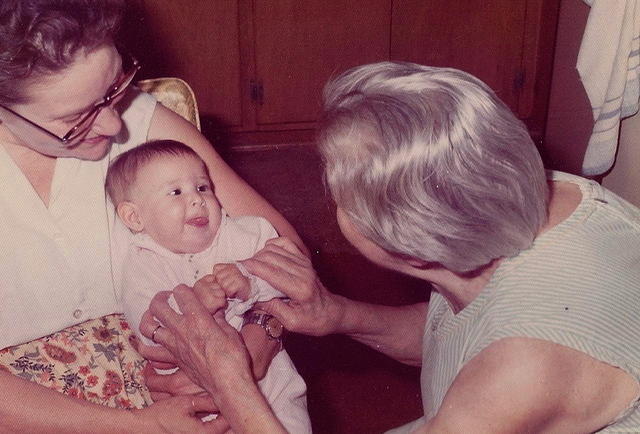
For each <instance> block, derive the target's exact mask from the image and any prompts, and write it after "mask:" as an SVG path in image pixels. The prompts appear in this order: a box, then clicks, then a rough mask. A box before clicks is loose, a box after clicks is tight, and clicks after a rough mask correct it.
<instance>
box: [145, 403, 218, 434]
mask: <svg viewBox="0 0 640 434" xmlns="http://www.w3.org/2000/svg"><path fill="white" fill-rule="evenodd" d="M210 400H211V399H210V398H208V397H199V396H179V397H175V398H171V399H167V400H164V401H160V402H156V403H154V404H152V405H150V406H149V407H147V408H143V409H136V410H133V411H134V413H135V415H136V417H137V418H138V420H140V421H141V422H142V424H143V425H144V427H145V429H144V430H139V432H154V433H226V432H227V431H228V430H229V424H228V423H227V422H226V421H225V420H224V419H223V418H218V419H217V420H213V421H211V422H202V420H201V419H200V415H199V413H202V412H208V409H209V408H210Z"/></svg>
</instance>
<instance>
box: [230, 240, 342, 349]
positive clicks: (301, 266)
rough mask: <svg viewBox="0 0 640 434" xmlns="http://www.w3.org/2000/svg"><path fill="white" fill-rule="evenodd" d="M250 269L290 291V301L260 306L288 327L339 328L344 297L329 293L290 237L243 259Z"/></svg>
mask: <svg viewBox="0 0 640 434" xmlns="http://www.w3.org/2000/svg"><path fill="white" fill-rule="evenodd" d="M242 263H243V264H244V265H245V267H247V270H248V271H249V272H250V273H251V274H253V275H255V276H257V277H260V278H262V279H263V280H266V281H267V282H269V283H270V284H271V285H272V286H273V287H274V288H276V289H278V290H280V291H281V292H283V293H284V294H286V295H287V296H288V297H289V298H290V301H289V302H288V303H286V302H283V301H282V300H279V299H273V300H271V301H268V302H265V303H258V304H256V307H258V308H259V309H261V310H264V311H266V312H268V313H270V314H271V315H274V316H275V317H276V318H278V320H280V322H281V323H282V324H283V325H284V326H285V328H286V329H287V330H290V331H294V332H298V333H304V334H307V335H313V336H323V335H327V334H331V333H335V332H337V331H338V328H339V323H340V320H341V316H342V306H341V302H340V300H341V298H340V297H338V296H336V295H335V294H332V293H331V292H329V291H328V290H327V289H326V288H325V287H324V285H322V283H321V282H320V279H318V276H317V275H316V272H315V271H314V269H313V266H312V265H311V260H310V259H309V258H308V257H306V256H305V255H304V254H302V252H300V250H299V249H298V248H297V247H296V245H295V244H294V243H293V242H292V241H290V240H289V239H287V238H282V237H281V238H274V239H272V240H269V241H267V243H266V245H265V247H264V248H263V249H262V250H260V251H259V252H258V253H257V254H255V255H254V256H253V257H252V258H250V259H247V260H244V261H242Z"/></svg>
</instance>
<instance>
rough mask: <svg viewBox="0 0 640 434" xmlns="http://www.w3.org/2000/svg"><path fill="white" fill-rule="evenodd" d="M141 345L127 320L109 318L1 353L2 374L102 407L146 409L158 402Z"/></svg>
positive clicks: (82, 324) (71, 328)
mask: <svg viewBox="0 0 640 434" xmlns="http://www.w3.org/2000/svg"><path fill="white" fill-rule="evenodd" d="M135 340H136V336H135V334H134V333H133V331H132V330H131V328H130V327H129V324H128V323H127V322H126V320H125V319H124V316H123V315H121V314H112V315H107V316H105V317H102V318H98V319H94V320H90V321H86V322H84V323H81V324H78V325H75V326H72V327H69V328H67V329H64V330H62V331H60V332H57V333H53V334H52V335H49V336H45V337H43V338H40V339H36V340H34V341H31V342H27V343H25V344H22V345H16V346H14V347H9V348H5V349H3V350H0V369H1V370H5V371H8V372H11V373H12V374H14V375H17V376H18V377H21V378H24V379H26V380H30V381H33V382H35V383H38V384H40V385H43V386H46V387H49V388H51V389H53V390H57V391H58V392H61V393H64V394H66V395H70V396H74V397H76V398H80V399H84V400H87V401H91V402H94V403H96V404H103V405H107V406H109V407H116V408H127V409H131V408H142V407H146V406H147V405H149V404H150V403H151V402H152V400H151V398H150V396H149V391H148V390H147V388H146V387H145V386H144V380H143V377H142V369H143V368H144V365H145V361H144V359H143V358H142V357H141V356H140V355H139V354H138V352H137V351H136V350H135V349H134V345H135Z"/></svg>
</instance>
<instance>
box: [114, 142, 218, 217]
mask: <svg viewBox="0 0 640 434" xmlns="http://www.w3.org/2000/svg"><path fill="white" fill-rule="evenodd" d="M167 156H169V157H183V156H191V157H195V158H197V159H198V160H200V161H202V159H201V158H200V156H199V155H198V154H197V153H196V151H194V150H193V149H191V148H190V147H188V146H187V145H185V144H184V143H182V142H178V141H177V140H152V141H149V142H146V143H143V144H142V145H140V146H137V147H135V148H133V149H130V150H128V151H127V152H125V153H123V154H121V155H119V156H118V157H117V158H116V159H115V160H113V162H112V163H111V165H110V166H109V170H108V171H107V179H106V181H105V189H106V190H107V194H108V195H109V197H110V198H111V202H113V204H114V206H118V204H120V202H122V201H125V200H129V194H130V192H131V187H132V186H133V185H134V183H135V182H136V178H137V176H138V173H139V172H140V169H141V168H142V167H144V166H146V165H147V164H149V163H151V162H153V161H155V160H157V159H158V158H161V157H167ZM202 164H203V165H204V166H205V170H206V165H205V163H204V161H202Z"/></svg>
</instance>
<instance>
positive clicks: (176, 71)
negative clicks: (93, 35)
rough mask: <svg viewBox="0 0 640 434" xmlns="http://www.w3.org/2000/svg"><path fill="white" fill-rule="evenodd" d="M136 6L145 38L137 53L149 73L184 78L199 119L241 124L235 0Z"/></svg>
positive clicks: (154, 0) (164, 0)
mask: <svg viewBox="0 0 640 434" xmlns="http://www.w3.org/2000/svg"><path fill="white" fill-rule="evenodd" d="M139 2H140V7H141V8H142V14H143V16H144V22H143V23H144V26H145V28H146V29H145V33H146V35H145V37H146V39H148V41H146V42H147V44H145V46H144V47H141V50H139V52H140V54H139V55H140V57H142V60H144V61H145V63H146V64H145V65H144V68H145V71H153V73H152V74H149V73H147V75H151V76H154V77H158V76H161V75H171V76H178V77H180V78H182V79H184V80H185V81H187V82H188V83H189V84H190V85H191V87H193V89H194V92H195V94H196V98H197V100H198V105H199V108H200V113H201V115H202V116H203V117H209V118H213V119H214V120H215V122H216V123H218V124H220V125H221V126H225V127H226V126H236V125H241V124H242V104H241V89H240V49H239V39H238V32H239V25H238V0H216V1H211V0H188V1H185V0H139ZM133 42H134V44H135V41H133Z"/></svg>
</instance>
